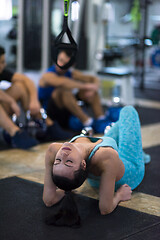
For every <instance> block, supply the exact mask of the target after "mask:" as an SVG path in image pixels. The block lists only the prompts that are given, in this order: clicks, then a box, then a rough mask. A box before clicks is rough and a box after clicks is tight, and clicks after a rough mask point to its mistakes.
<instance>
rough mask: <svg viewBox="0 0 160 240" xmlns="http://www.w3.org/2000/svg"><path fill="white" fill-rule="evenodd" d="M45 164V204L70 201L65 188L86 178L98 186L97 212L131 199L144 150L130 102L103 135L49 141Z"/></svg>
mask: <svg viewBox="0 0 160 240" xmlns="http://www.w3.org/2000/svg"><path fill="white" fill-rule="evenodd" d="M45 167H46V169H45V181H44V192H43V201H44V203H45V205H46V206H47V207H51V206H53V205H55V204H56V203H58V202H59V201H60V200H61V199H63V200H62V201H61V204H62V203H63V201H67V198H68V199H69V201H71V198H70V195H71V193H69V192H70V191H71V190H73V189H75V188H78V187H79V186H81V185H82V183H83V182H84V181H85V179H86V178H88V181H89V183H90V185H91V186H93V187H98V188H99V210H100V213H101V214H102V215H105V214H109V213H111V212H112V211H113V210H114V209H115V208H116V206H117V205H118V203H119V202H121V201H126V200H129V199H131V194H132V190H133V189H135V188H136V187H137V186H138V185H139V184H140V183H141V181H142V179H143V177H144V171H145V167H144V153H143V150H142V140H141V128H140V121H139V117H138V114H137V112H136V110H135V109H134V108H133V107H132V106H126V107H124V108H123V109H122V110H121V112H120V117H119V120H118V121H117V122H116V123H115V124H114V125H113V127H111V128H110V130H109V131H108V132H107V133H106V134H105V135H104V136H103V137H100V138H95V137H86V136H83V135H79V136H76V137H74V138H73V139H71V141H70V142H65V143H52V144H51V145H50V146H49V149H48V151H47V153H46V159H45ZM57 187H58V189H57ZM65 204H66V203H65ZM70 204H71V202H69V203H68V205H67V206H69V205H70ZM71 208H72V209H73V205H71ZM61 214H62V212H61ZM61 214H57V217H55V218H54V220H53V222H52V223H53V224H55V225H56V224H57V225H58V221H59V220H60V219H59V218H62V215H63V214H62V215H61ZM70 216H71V215H70ZM77 216H78V215H76V217H75V219H74V217H73V215H72V221H71V222H72V224H75V223H76V221H78V217H77ZM73 219H74V220H73ZM54 221H55V222H54ZM56 221H57V223H56ZM61 224H62V225H72V224H69V221H67V223H64V221H63V223H62V222H61V221H60V222H59V225H61Z"/></svg>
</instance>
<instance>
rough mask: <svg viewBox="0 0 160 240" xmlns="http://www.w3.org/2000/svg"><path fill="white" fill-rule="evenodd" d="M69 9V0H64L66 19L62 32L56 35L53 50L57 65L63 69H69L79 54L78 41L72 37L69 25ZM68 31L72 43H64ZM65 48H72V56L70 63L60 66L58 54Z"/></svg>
mask: <svg viewBox="0 0 160 240" xmlns="http://www.w3.org/2000/svg"><path fill="white" fill-rule="evenodd" d="M68 9H69V1H68V0H64V19H63V28H62V31H61V33H60V34H59V35H58V36H57V37H56V39H55V42H54V50H53V60H54V61H55V63H56V65H57V66H58V67H60V68H61V69H64V70H65V69H68V68H69V67H71V66H72V65H73V64H74V62H75V61H76V56H77V51H78V47H77V43H76V42H75V40H74V39H73V37H72V34H71V31H70V29H69V27H68ZM65 33H66V35H67V36H68V39H69V41H70V43H64V42H62V39H63V36H64V34H65ZM63 50H70V51H71V52H72V55H71V58H70V60H69V62H68V63H66V64H65V65H64V66H59V65H58V63H57V58H58V54H59V53H60V52H61V51H63Z"/></svg>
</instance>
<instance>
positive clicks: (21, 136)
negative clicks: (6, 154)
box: [11, 130, 39, 149]
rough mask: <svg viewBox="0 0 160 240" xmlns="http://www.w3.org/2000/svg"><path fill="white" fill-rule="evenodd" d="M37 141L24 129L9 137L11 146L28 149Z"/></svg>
mask: <svg viewBox="0 0 160 240" xmlns="http://www.w3.org/2000/svg"><path fill="white" fill-rule="evenodd" d="M38 143H39V142H38V141H37V140H36V139H34V138H33V137H31V136H30V135H29V134H28V133H27V132H26V131H25V130H20V131H17V132H16V134H15V135H14V136H13V137H11V146H12V147H13V148H20V149H28V148H31V147H34V146H36V145H37V144H38Z"/></svg>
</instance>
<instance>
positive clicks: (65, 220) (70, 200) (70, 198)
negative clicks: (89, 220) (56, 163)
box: [45, 165, 88, 227]
mask: <svg viewBox="0 0 160 240" xmlns="http://www.w3.org/2000/svg"><path fill="white" fill-rule="evenodd" d="M87 176H88V166H86V169H83V168H82V165H80V168H79V170H77V171H75V172H74V178H73V179H69V178H66V177H63V176H58V175H55V174H53V172H52V179H53V182H54V184H55V185H56V186H57V187H58V188H60V189H62V190H64V191H65V196H64V198H63V199H62V200H61V201H60V202H59V204H58V205H59V206H58V210H57V209H55V211H53V213H51V214H49V215H48V216H47V217H46V219H45V222H46V223H47V224H49V225H50V224H53V225H55V226H69V227H78V226H80V224H81V221H80V216H79V213H78V208H77V205H76V203H75V200H74V193H72V192H71V190H73V189H75V188H78V187H80V186H81V185H82V184H83V182H84V181H85V180H86V178H87ZM53 207H54V206H53ZM56 207H57V206H56Z"/></svg>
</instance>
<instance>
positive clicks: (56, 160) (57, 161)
mask: <svg viewBox="0 0 160 240" xmlns="http://www.w3.org/2000/svg"><path fill="white" fill-rule="evenodd" d="M60 162H61V159H59V158H57V159H55V161H54V164H53V165H57V164H59V163H60Z"/></svg>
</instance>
